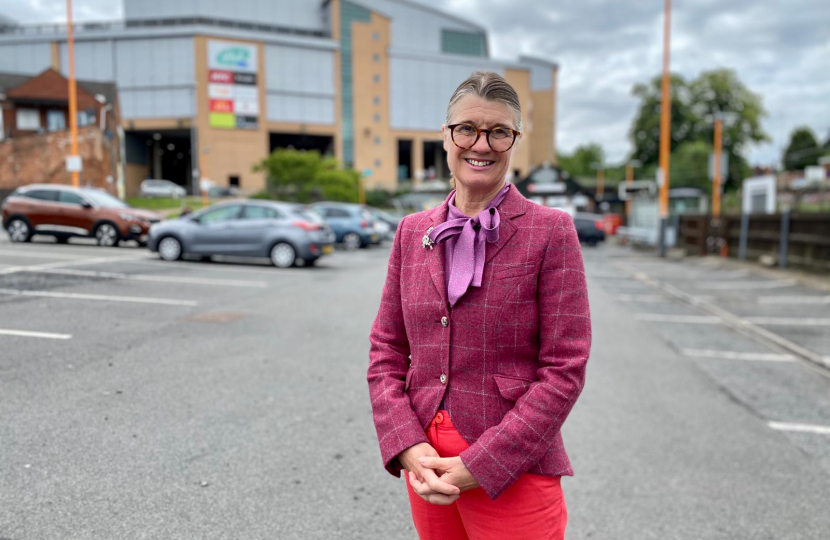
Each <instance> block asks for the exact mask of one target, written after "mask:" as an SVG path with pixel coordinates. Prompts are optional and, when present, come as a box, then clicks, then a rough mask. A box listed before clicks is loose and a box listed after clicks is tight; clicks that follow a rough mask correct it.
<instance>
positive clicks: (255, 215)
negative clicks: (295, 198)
mask: <svg viewBox="0 0 830 540" xmlns="http://www.w3.org/2000/svg"><path fill="white" fill-rule="evenodd" d="M280 217H282V216H280V214H279V212H277V210H276V209H274V208H271V207H270V206H259V205H253V204H251V205H246V206H245V211H244V212H243V213H242V219H279V218H280Z"/></svg>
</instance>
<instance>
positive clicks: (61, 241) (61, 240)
mask: <svg viewBox="0 0 830 540" xmlns="http://www.w3.org/2000/svg"><path fill="white" fill-rule="evenodd" d="M55 240H57V241H58V244H68V243H69V237H68V236H56V237H55Z"/></svg>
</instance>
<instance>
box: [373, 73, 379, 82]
mask: <svg viewBox="0 0 830 540" xmlns="http://www.w3.org/2000/svg"><path fill="white" fill-rule="evenodd" d="M372 80H373V81H375V82H376V83H379V82H380V75H375V76H374V77H372Z"/></svg>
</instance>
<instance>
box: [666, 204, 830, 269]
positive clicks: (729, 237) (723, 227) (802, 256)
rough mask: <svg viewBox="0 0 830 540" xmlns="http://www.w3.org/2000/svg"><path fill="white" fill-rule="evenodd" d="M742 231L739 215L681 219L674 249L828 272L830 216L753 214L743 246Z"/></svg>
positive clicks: (829, 264)
mask: <svg viewBox="0 0 830 540" xmlns="http://www.w3.org/2000/svg"><path fill="white" fill-rule="evenodd" d="M741 228H742V227H741V216H740V215H729V216H721V218H720V219H714V218H713V217H712V216H701V215H685V216H681V217H680V234H679V236H678V244H677V245H678V247H682V248H684V249H685V250H686V253H688V254H690V255H699V256H704V255H707V254H721V255H727V256H729V257H736V258H744V259H746V260H750V261H753V260H758V259H759V257H761V256H762V255H769V256H772V257H773V258H774V260H775V261H776V263H777V264H778V265H779V266H781V267H788V266H791V267H796V268H804V269H808V270H813V271H817V272H828V271H830V213H815V214H812V213H811V214H786V213H785V214H754V215H751V216H748V223H747V224H746V236H745V238H744V239H743V242H742V238H741V236H742V235H741ZM742 243H743V249H742Z"/></svg>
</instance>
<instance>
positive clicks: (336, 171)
mask: <svg viewBox="0 0 830 540" xmlns="http://www.w3.org/2000/svg"><path fill="white" fill-rule="evenodd" d="M253 170H254V171H257V172H259V171H262V172H265V174H266V176H267V178H268V189H267V191H266V193H267V195H268V196H270V197H272V198H275V199H279V200H285V201H295V202H300V203H309V202H314V201H319V200H331V201H343V202H356V201H357V199H358V184H359V179H360V175H359V173H357V172H356V171H354V170H351V169H343V168H341V167H340V165H339V164H338V162H337V160H336V159H335V158H333V157H322V156H321V155H320V152H318V151H316V150H313V151H306V150H294V149H289V148H278V149H276V150H274V151H273V152H272V153H271V155H269V156H268V157H267V158H265V159H263V160H262V161H261V162H259V163H258V164H257V165H255V166H254V169H253ZM259 195H260V197H262V198H264V197H265V194H259Z"/></svg>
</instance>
